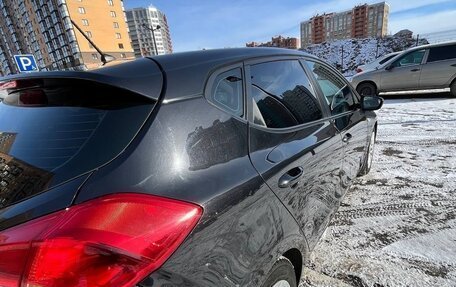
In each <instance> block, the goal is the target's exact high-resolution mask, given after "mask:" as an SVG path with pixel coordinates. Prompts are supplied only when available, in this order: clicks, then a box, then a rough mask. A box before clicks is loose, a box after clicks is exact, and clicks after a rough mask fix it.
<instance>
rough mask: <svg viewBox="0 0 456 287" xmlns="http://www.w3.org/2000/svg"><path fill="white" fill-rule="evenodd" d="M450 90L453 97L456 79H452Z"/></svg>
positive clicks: (455, 93)
mask: <svg viewBox="0 0 456 287" xmlns="http://www.w3.org/2000/svg"><path fill="white" fill-rule="evenodd" d="M450 91H451V94H452V95H453V97H456V80H454V81H453V83H452V84H451V86H450Z"/></svg>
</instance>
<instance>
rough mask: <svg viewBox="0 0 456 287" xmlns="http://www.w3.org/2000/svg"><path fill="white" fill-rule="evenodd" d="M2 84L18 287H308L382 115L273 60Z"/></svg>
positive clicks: (178, 61) (165, 61)
mask: <svg viewBox="0 0 456 287" xmlns="http://www.w3.org/2000/svg"><path fill="white" fill-rule="evenodd" d="M0 82H2V83H3V87H4V88H6V90H4V91H3V93H4V95H5V98H4V101H3V102H1V103H0V285H1V286H8V287H10V286H11V287H12V286H43V287H45V286H110V287H127V286H129V287H133V286H144V287H145V286H267V287H270V286H274V287H279V286H290V287H296V286H297V284H298V282H299V280H300V278H301V273H302V265H303V262H305V261H306V258H307V257H308V256H309V254H310V252H311V250H312V249H313V248H314V246H315V245H316V243H317V241H318V239H319V238H320V236H321V235H322V233H323V231H324V230H325V228H326V226H327V225H328V223H329V221H330V219H331V216H332V215H333V214H334V213H335V211H336V210H337V208H338V206H339V204H340V202H341V200H342V198H343V196H344V194H345V192H346V190H347V188H348V187H349V186H350V184H351V183H352V181H353V179H355V177H356V176H357V175H363V174H366V173H367V172H369V169H370V168H371V165H372V158H373V150H374V143H375V135H376V131H377V119H376V115H375V112H373V110H376V109H379V108H380V107H381V105H382V103H383V100H382V99H381V98H379V97H375V96H372V97H370V96H366V97H363V98H360V97H359V95H358V94H357V93H356V92H355V91H354V90H353V89H352V87H351V85H350V84H349V83H348V82H347V81H346V80H345V79H344V77H343V76H342V75H341V74H340V73H339V72H337V71H336V70H335V69H333V68H332V67H330V66H329V65H327V64H326V63H324V62H322V61H320V60H319V59H317V58H315V57H313V56H310V55H307V54H304V53H301V52H297V51H291V50H282V49H272V48H244V49H226V50H208V51H199V52H188V53H180V54H173V55H164V56H157V57H153V58H143V59H140V60H136V61H134V62H129V63H125V64H121V65H117V66H113V67H106V68H103V69H99V70H95V71H91V72H46V73H33V74H27V75H16V76H11V77H8V78H3V79H0Z"/></svg>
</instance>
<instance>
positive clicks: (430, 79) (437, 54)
mask: <svg viewBox="0 0 456 287" xmlns="http://www.w3.org/2000/svg"><path fill="white" fill-rule="evenodd" d="M455 76H456V45H447V46H439V47H432V48H430V49H429V55H428V57H427V61H426V64H424V65H423V70H422V72H421V78H420V88H422V89H432V88H447V87H448V85H449V84H450V81H451V80H452V79H454V78H455Z"/></svg>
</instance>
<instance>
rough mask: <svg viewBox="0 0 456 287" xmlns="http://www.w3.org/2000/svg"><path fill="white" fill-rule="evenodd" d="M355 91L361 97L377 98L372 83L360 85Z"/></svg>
mask: <svg viewBox="0 0 456 287" xmlns="http://www.w3.org/2000/svg"><path fill="white" fill-rule="evenodd" d="M356 91H357V92H358V94H360V95H361V96H377V87H376V86H375V85H374V84H373V83H361V84H359V85H358V87H356Z"/></svg>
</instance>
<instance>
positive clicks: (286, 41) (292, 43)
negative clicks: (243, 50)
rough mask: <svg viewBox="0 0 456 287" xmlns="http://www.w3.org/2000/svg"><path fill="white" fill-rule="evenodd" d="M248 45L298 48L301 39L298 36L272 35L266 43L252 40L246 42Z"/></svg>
mask: <svg viewBox="0 0 456 287" xmlns="http://www.w3.org/2000/svg"><path fill="white" fill-rule="evenodd" d="M245 46H246V47H277V48H287V49H298V48H299V41H298V38H292V37H287V38H285V37H283V36H277V37H272V39H271V41H269V42H266V43H258V42H250V43H246V44H245Z"/></svg>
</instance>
